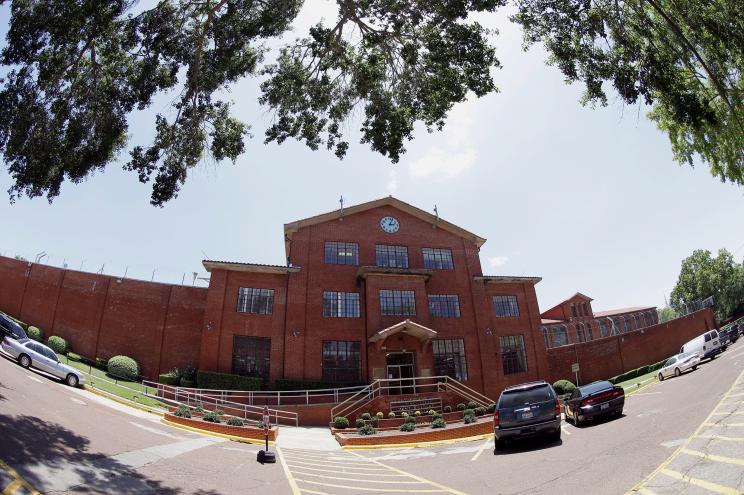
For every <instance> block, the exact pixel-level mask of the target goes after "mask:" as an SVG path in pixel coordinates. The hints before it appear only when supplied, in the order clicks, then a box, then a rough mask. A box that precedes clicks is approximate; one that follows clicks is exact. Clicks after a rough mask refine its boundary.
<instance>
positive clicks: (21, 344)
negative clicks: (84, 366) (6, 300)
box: [0, 337, 85, 387]
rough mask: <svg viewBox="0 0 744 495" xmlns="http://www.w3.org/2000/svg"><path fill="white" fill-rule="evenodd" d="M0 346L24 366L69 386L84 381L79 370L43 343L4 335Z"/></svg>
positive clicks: (75, 385)
mask: <svg viewBox="0 0 744 495" xmlns="http://www.w3.org/2000/svg"><path fill="white" fill-rule="evenodd" d="M0 346H2V348H3V350H4V351H5V352H7V353H8V354H10V355H11V356H13V357H14V358H15V359H16V360H17V361H18V364H20V365H21V366H23V367H24V368H28V367H31V366H32V367H34V368H36V369H38V370H41V371H44V372H46V373H49V374H50V375H53V376H56V377H57V378H59V379H60V380H62V381H63V382H65V383H66V384H67V385H69V386H71V387H77V386H78V385H82V384H84V383H85V378H84V376H83V373H82V372H81V371H80V370H76V369H75V368H73V367H72V366H68V365H66V364H63V363H61V362H60V361H59V358H58V357H57V355H56V354H55V353H54V351H53V350H51V349H50V348H48V347H47V346H45V345H44V344H40V343H38V342H35V341H33V340H31V339H28V338H26V339H20V340H15V339H11V338H10V337H4V338H3V340H2V343H0Z"/></svg>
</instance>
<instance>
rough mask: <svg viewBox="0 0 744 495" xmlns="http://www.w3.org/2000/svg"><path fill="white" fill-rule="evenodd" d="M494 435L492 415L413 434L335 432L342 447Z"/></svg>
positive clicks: (401, 443)
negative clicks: (466, 422) (467, 422)
mask: <svg viewBox="0 0 744 495" xmlns="http://www.w3.org/2000/svg"><path fill="white" fill-rule="evenodd" d="M488 433H493V421H492V419H491V417H490V415H486V416H481V417H479V418H478V421H476V422H475V423H471V424H467V425H466V424H462V423H456V424H447V426H446V427H444V428H429V427H420V428H416V429H415V430H414V431H412V432H402V431H398V430H395V431H379V432H378V433H377V434H376V435H359V434H357V433H355V430H352V429H348V430H335V432H334V437H335V438H336V441H337V442H338V443H339V444H341V446H349V447H351V446H364V445H404V444H415V443H424V442H436V441H441V440H453V439H457V438H467V437H474V436H479V435H485V434H488Z"/></svg>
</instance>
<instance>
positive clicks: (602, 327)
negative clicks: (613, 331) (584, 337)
mask: <svg viewBox="0 0 744 495" xmlns="http://www.w3.org/2000/svg"><path fill="white" fill-rule="evenodd" d="M599 335H600V336H601V337H609V336H610V331H609V330H608V329H607V322H606V321H605V320H604V319H601V320H599Z"/></svg>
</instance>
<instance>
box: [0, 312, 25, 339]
mask: <svg viewBox="0 0 744 495" xmlns="http://www.w3.org/2000/svg"><path fill="white" fill-rule="evenodd" d="M4 337H10V338H11V339H15V340H20V339H27V338H28V337H27V336H26V332H25V331H24V330H23V327H22V326H20V325H19V324H18V323H16V322H15V321H13V320H12V319H10V318H9V317H8V315H6V314H4V313H0V340H3V338H4Z"/></svg>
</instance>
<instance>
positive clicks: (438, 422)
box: [431, 418, 447, 428]
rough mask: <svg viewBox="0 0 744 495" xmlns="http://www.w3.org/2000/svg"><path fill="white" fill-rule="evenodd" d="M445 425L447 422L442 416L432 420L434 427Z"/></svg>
mask: <svg viewBox="0 0 744 495" xmlns="http://www.w3.org/2000/svg"><path fill="white" fill-rule="evenodd" d="M445 426H447V423H445V422H444V419H442V418H437V419H435V420H434V421H432V422H431V427H432V428H444V427H445Z"/></svg>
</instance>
